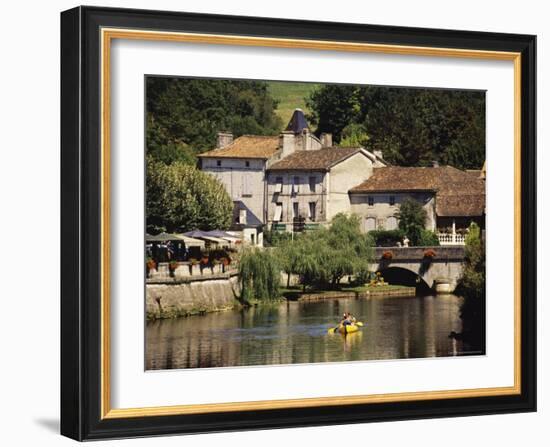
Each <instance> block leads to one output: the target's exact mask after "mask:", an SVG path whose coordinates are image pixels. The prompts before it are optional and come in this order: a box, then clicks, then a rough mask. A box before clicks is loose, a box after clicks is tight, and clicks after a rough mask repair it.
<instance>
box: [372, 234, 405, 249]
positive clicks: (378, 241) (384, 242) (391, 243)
mask: <svg viewBox="0 0 550 447" xmlns="http://www.w3.org/2000/svg"><path fill="white" fill-rule="evenodd" d="M369 236H371V237H372V239H373V240H374V243H375V245H376V246H377V247H396V246H397V243H398V242H399V243H400V244H402V243H403V238H404V237H405V232H404V231H403V230H373V231H369Z"/></svg>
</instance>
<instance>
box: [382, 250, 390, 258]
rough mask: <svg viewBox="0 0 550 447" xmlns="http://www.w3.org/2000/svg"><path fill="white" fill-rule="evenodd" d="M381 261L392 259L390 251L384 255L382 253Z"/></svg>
mask: <svg viewBox="0 0 550 447" xmlns="http://www.w3.org/2000/svg"><path fill="white" fill-rule="evenodd" d="M382 259H387V260H390V259H393V253H392V252H391V251H385V252H384V253H382Z"/></svg>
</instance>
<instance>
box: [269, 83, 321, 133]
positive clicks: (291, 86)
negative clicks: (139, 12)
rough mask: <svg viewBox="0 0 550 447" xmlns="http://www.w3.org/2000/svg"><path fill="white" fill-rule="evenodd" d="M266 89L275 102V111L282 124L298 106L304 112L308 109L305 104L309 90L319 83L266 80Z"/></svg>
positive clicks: (316, 86) (288, 119)
mask: <svg viewBox="0 0 550 447" xmlns="http://www.w3.org/2000/svg"><path fill="white" fill-rule="evenodd" d="M267 86H268V91H269V93H270V94H271V96H272V97H273V99H274V100H275V101H276V102H277V110H275V113H277V115H278V116H279V117H280V118H281V121H282V123H283V125H285V124H286V123H288V122H289V121H290V118H291V116H292V114H293V113H294V110H295V109H296V108H300V109H302V110H303V111H304V113H308V112H309V110H308V108H307V104H306V98H307V97H309V95H310V94H311V92H313V91H314V90H315V89H316V88H318V87H319V84H313V83H310V82H286V81H268V82H267Z"/></svg>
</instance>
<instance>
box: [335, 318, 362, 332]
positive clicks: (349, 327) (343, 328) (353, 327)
mask: <svg viewBox="0 0 550 447" xmlns="http://www.w3.org/2000/svg"><path fill="white" fill-rule="evenodd" d="M361 326H363V323H361V322H360V321H358V322H357V323H353V324H339V325H338V326H336V327H335V328H332V329H329V332H333V333H334V332H339V333H340V334H351V333H353V332H357V331H358V330H359V328H360V327H361Z"/></svg>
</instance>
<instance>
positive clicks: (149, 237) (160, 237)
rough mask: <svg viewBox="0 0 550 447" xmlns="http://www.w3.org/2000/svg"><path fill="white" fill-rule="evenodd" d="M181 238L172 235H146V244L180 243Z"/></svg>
mask: <svg viewBox="0 0 550 447" xmlns="http://www.w3.org/2000/svg"><path fill="white" fill-rule="evenodd" d="M179 240H180V238H179V237H178V236H177V235H175V234H171V233H159V234H157V235H154V236H153V235H151V234H146V235H145V241H146V242H166V241H179Z"/></svg>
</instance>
